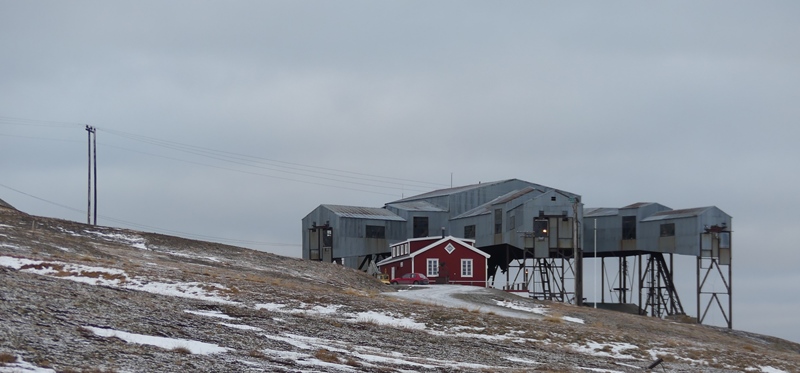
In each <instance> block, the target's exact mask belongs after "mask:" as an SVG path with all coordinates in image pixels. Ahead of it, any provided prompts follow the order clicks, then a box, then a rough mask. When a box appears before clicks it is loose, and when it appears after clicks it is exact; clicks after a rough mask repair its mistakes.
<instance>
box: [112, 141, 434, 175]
mask: <svg viewBox="0 0 800 373" xmlns="http://www.w3.org/2000/svg"><path fill="white" fill-rule="evenodd" d="M103 131H104V132H108V133H110V134H112V135H117V136H120V137H124V138H128V139H131V140H136V141H141V142H144V143H148V144H151V145H156V146H161V147H165V148H168V149H172V150H177V151H182V152H186V153H190V154H195V155H200V156H204V157H209V158H213V159H218V160H223V161H228V162H232V163H238V162H235V161H234V160H239V161H249V162H254V163H266V162H273V163H278V165H275V164H269V165H271V166H275V167H284V168H288V169H293V170H300V171H308V170H303V169H298V168H297V167H303V168H307V169H313V170H318V171H315V172H320V171H322V173H323V174H326V175H331V176H339V177H348V178H352V179H359V180H367V181H373V182H382V183H395V184H396V183H398V182H400V183H409V184H416V185H410V186H416V187H422V188H431V187H446V186H447V185H446V184H440V183H432V182H428V181H420V180H412V179H404V178H397V177H391V176H380V175H372V174H367V173H361V172H354V171H347V170H340V169H333V168H328V167H320V166H314V165H306V164H301V163H294V162H286V161H280V160H275V159H269V158H263V157H257V156H252V155H246V154H240V153H234V152H229V151H224V150H216V149H211V148H205V147H201V146H196V145H189V144H183V143H179V142H174V141H169V140H162V139H157V138H154V137H149V136H142V135H136V134H132V133H127V132H122V131H116V130H107V129H103ZM238 164H241V165H247V164H245V163H238ZM267 164H268V163H267ZM251 167H254V166H251ZM272 170H274V169H272ZM274 171H279V172H287V171H281V170H274ZM337 173H343V174H347V175H351V176H345V175H340V174H337ZM352 175H358V176H352ZM305 176H311V177H314V175H305ZM381 179H383V180H391V181H382V180H381ZM337 181H341V180H337ZM342 182H344V181H342Z"/></svg>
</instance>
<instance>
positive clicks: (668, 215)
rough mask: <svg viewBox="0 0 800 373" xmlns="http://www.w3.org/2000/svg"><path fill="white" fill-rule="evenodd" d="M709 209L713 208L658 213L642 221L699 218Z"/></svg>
mask: <svg viewBox="0 0 800 373" xmlns="http://www.w3.org/2000/svg"><path fill="white" fill-rule="evenodd" d="M710 208H713V207H711V206H707V207H695V208H690V209H681V210H669V211H660V212H657V213H655V214H653V215H650V216H648V217H646V218H644V219H642V221H658V220H664V219H680V218H690V217H693V216H699V215H701V214H703V213H704V212H706V210H708V209H710Z"/></svg>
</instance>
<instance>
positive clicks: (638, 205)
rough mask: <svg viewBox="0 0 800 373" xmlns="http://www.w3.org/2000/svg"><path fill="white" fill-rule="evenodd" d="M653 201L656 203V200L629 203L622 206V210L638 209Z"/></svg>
mask: <svg viewBox="0 0 800 373" xmlns="http://www.w3.org/2000/svg"><path fill="white" fill-rule="evenodd" d="M653 203H655V202H636V203H634V204H630V205H627V206H625V207H620V210H622V209H638V208H640V207H645V206H647V205H652V204H653Z"/></svg>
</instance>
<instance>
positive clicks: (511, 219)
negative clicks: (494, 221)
mask: <svg viewBox="0 0 800 373" xmlns="http://www.w3.org/2000/svg"><path fill="white" fill-rule="evenodd" d="M516 227H517V216H516V215H511V216H510V217H509V218H508V230H514V228H516Z"/></svg>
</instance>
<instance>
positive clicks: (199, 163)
mask: <svg viewBox="0 0 800 373" xmlns="http://www.w3.org/2000/svg"><path fill="white" fill-rule="evenodd" d="M101 145H103V144H102V143H101ZM105 146H110V147H113V148H116V149H121V150H127V151H130V152H134V153H139V154H146V155H150V156H153V157H159V158H164V159H171V160H174V161H179V162H185V163H189V164H195V165H199V166H205V167H211V168H216V169H220V170H226V171H234V172H239V173H243V174H248V175H255V176H263V177H269V178H273V179H279V180H286V181H294V182H298V183H304V184H311V185H319V186H324V187H331V188H338V189H346V190H352V191H356V192H364V193H371V194H380V195H385V196H393V197H395V196H396V194H389V193H382V192H376V191H372V190H364V189H357V188H350V187H346V186H340V185H330V184H323V183H317V182H313V181H304V180H297V179H292V178H288V177H282V176H275V175H267V174H262V173H257V172H252V171H244V170H238V169H235V168H229V167H222V166H215V165H211V164H207V163H201V162H195V161H189V160H185V159H180V158H174V157H169V156H165V155H159V154H153V153H147V152H142V151H139V150H134V149H128V148H123V147H119V146H113V145H105Z"/></svg>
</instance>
